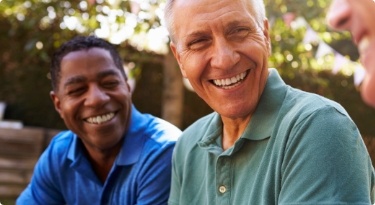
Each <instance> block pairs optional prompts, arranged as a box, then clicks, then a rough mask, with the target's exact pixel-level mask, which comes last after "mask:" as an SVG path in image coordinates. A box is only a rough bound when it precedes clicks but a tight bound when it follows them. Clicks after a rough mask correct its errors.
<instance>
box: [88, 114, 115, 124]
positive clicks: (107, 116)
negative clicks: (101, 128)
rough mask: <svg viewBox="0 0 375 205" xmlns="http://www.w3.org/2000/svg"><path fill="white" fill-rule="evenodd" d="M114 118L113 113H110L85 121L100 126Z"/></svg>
mask: <svg viewBox="0 0 375 205" xmlns="http://www.w3.org/2000/svg"><path fill="white" fill-rule="evenodd" d="M114 116H115V113H113V112H111V113H108V114H105V115H101V116H95V117H89V118H87V119H86V121H87V122H89V123H93V124H102V123H104V122H107V121H109V120H111V119H112V118H113V117H114Z"/></svg>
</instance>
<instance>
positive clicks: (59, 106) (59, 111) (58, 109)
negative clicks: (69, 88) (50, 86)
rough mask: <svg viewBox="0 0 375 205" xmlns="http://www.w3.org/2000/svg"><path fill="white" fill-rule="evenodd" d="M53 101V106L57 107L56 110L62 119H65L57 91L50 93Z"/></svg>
mask: <svg viewBox="0 0 375 205" xmlns="http://www.w3.org/2000/svg"><path fill="white" fill-rule="evenodd" d="M49 95H50V97H51V99H52V102H53V105H54V106H55V110H56V111H57V112H58V113H59V115H60V117H61V118H63V116H62V114H61V104H60V99H59V97H57V95H56V93H55V91H51V92H50V93H49Z"/></svg>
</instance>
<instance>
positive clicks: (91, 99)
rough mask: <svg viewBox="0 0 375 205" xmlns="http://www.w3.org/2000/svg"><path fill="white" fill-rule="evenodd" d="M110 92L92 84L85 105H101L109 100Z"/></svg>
mask: <svg viewBox="0 0 375 205" xmlns="http://www.w3.org/2000/svg"><path fill="white" fill-rule="evenodd" d="M109 99H110V97H109V96H108V94H107V93H106V92H105V91H104V90H102V89H101V88H100V87H98V86H91V87H90V88H89V90H88V92H87V94H86V99H85V105H86V106H89V107H100V106H102V105H104V104H105V103H107V102H108V101H109Z"/></svg>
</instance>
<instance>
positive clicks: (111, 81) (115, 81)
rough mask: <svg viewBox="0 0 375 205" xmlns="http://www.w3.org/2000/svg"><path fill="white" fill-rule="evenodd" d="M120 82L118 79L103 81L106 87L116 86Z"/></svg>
mask: <svg viewBox="0 0 375 205" xmlns="http://www.w3.org/2000/svg"><path fill="white" fill-rule="evenodd" d="M119 84H120V81H118V80H107V81H104V82H103V83H102V86H103V87H104V88H114V87H116V86H118V85H119Z"/></svg>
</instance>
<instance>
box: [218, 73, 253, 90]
mask: <svg viewBox="0 0 375 205" xmlns="http://www.w3.org/2000/svg"><path fill="white" fill-rule="evenodd" d="M246 72H247V71H245V72H243V73H240V74H238V75H236V76H234V77H231V78H226V79H219V80H214V81H213V82H214V84H215V85H216V86H220V87H223V88H232V87H233V86H234V85H235V84H237V83H239V82H240V81H241V80H243V79H244V78H245V77H246Z"/></svg>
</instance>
